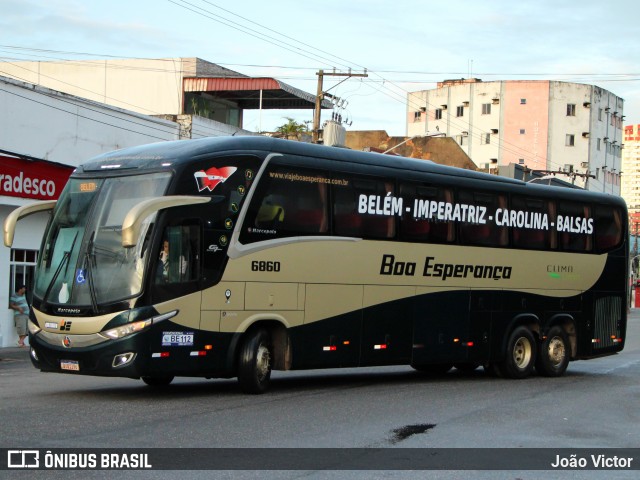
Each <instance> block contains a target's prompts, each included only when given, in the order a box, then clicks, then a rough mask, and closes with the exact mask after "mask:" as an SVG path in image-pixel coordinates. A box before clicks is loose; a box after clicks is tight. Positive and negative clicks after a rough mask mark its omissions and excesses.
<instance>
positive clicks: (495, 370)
mask: <svg viewBox="0 0 640 480" xmlns="http://www.w3.org/2000/svg"><path fill="white" fill-rule="evenodd" d="M483 368H484V371H485V373H486V374H487V375H490V376H492V377H496V378H502V377H503V376H504V375H503V374H502V370H500V364H499V363H496V362H492V363H487V364H485V365H484V366H483Z"/></svg>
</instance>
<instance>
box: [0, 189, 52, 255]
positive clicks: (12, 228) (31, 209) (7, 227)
mask: <svg viewBox="0 0 640 480" xmlns="http://www.w3.org/2000/svg"><path fill="white" fill-rule="evenodd" d="M56 202H57V200H41V201H39V202H34V203H30V204H29V205H24V206H22V207H19V208H16V209H15V210H13V211H12V212H11V213H10V214H9V215H7V218H6V219H5V220H4V245H5V246H6V247H11V246H12V245H13V237H14V235H15V233H16V223H18V220H20V219H21V218H23V217H26V216H27V215H31V214H33V213H38V212H44V211H46V210H53V207H55V206H56Z"/></svg>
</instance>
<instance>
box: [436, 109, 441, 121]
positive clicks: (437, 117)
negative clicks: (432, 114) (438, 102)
mask: <svg viewBox="0 0 640 480" xmlns="http://www.w3.org/2000/svg"><path fill="white" fill-rule="evenodd" d="M436 120H442V109H441V108H436Z"/></svg>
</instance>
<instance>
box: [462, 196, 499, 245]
mask: <svg viewBox="0 0 640 480" xmlns="http://www.w3.org/2000/svg"><path fill="white" fill-rule="evenodd" d="M458 202H459V203H461V204H463V205H468V206H469V207H468V209H467V211H466V212H467V219H466V221H463V222H460V242H461V243H462V244H463V245H483V246H487V247H500V246H505V245H507V244H508V241H509V237H508V230H507V227H505V226H498V225H497V224H495V223H494V222H492V221H490V220H489V216H490V215H494V214H495V212H496V211H497V210H498V209H504V208H505V207H506V205H507V202H506V196H504V195H498V194H494V193H487V192H471V191H466V190H461V191H460V192H459V198H458ZM471 207H473V211H472V208H471Z"/></svg>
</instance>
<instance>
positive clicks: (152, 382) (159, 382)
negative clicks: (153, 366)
mask: <svg viewBox="0 0 640 480" xmlns="http://www.w3.org/2000/svg"><path fill="white" fill-rule="evenodd" d="M173 378H174V377H173V375H169V376H166V377H142V381H143V382H144V383H146V384H147V385H149V386H150V387H166V386H167V385H169V384H170V383H171V382H173Z"/></svg>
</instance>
